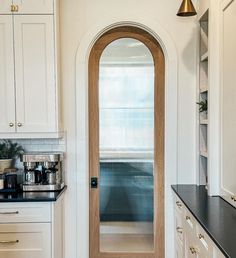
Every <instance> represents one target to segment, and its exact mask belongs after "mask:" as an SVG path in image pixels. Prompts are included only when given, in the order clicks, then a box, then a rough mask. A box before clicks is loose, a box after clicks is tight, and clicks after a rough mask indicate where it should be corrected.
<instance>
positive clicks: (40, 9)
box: [13, 0, 54, 14]
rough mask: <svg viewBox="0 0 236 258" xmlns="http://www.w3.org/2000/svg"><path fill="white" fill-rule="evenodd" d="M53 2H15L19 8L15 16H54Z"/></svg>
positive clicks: (29, 0)
mask: <svg viewBox="0 0 236 258" xmlns="http://www.w3.org/2000/svg"><path fill="white" fill-rule="evenodd" d="M53 2H54V1H53V0H13V4H14V5H16V6H17V7H18V11H17V12H14V14H53Z"/></svg>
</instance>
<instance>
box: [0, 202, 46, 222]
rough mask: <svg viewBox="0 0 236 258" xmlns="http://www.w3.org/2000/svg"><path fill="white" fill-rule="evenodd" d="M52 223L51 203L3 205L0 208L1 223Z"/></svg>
mask: <svg viewBox="0 0 236 258" xmlns="http://www.w3.org/2000/svg"><path fill="white" fill-rule="evenodd" d="M50 221H51V204H50V203H31V202H30V203H3V204H1V206H0V223H20V222H22V223H24V222H26V223H28V222H50Z"/></svg>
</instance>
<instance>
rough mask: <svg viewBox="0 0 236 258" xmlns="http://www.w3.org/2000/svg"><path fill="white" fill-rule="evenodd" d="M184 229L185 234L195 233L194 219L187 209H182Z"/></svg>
mask: <svg viewBox="0 0 236 258" xmlns="http://www.w3.org/2000/svg"><path fill="white" fill-rule="evenodd" d="M184 225H185V226H184V229H185V231H186V233H187V234H192V235H195V232H196V220H195V219H194V217H193V215H192V214H191V212H190V211H189V210H187V209H185V210H184Z"/></svg>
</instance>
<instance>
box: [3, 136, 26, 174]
mask: <svg viewBox="0 0 236 258" xmlns="http://www.w3.org/2000/svg"><path fill="white" fill-rule="evenodd" d="M23 152H24V149H23V147H22V146H21V145H19V144H18V143H13V142H12V141H11V140H3V141H1V142H0V171H4V169H6V168H10V167H11V164H12V161H13V159H16V158H18V157H19V156H20V154H22V153H23Z"/></svg>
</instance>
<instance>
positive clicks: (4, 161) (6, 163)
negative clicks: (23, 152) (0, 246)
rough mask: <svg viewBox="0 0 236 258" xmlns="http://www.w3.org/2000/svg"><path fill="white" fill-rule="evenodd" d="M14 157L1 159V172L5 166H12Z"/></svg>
mask: <svg viewBox="0 0 236 258" xmlns="http://www.w3.org/2000/svg"><path fill="white" fill-rule="evenodd" d="M11 164H12V159H0V172H4V169H5V168H10V167H11Z"/></svg>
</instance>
